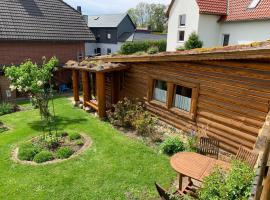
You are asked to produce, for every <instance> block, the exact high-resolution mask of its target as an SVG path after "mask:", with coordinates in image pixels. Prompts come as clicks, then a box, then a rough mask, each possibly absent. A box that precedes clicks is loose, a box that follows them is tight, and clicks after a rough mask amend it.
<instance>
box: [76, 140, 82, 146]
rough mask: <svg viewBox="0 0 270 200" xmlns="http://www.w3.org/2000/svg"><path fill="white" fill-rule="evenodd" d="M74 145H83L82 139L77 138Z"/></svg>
mask: <svg viewBox="0 0 270 200" xmlns="http://www.w3.org/2000/svg"><path fill="white" fill-rule="evenodd" d="M76 145H79V146H83V145H84V142H83V140H77V141H76Z"/></svg>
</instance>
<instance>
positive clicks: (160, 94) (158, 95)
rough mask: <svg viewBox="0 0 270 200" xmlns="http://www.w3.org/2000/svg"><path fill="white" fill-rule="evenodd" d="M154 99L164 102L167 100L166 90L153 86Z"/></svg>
mask: <svg viewBox="0 0 270 200" xmlns="http://www.w3.org/2000/svg"><path fill="white" fill-rule="evenodd" d="M154 99H155V100H158V101H161V102H164V103H165V102H166V101H167V91H166V90H161V89H159V88H155V89H154Z"/></svg>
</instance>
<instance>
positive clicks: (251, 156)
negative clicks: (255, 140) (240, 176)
mask: <svg viewBox="0 0 270 200" xmlns="http://www.w3.org/2000/svg"><path fill="white" fill-rule="evenodd" d="M258 156H259V154H258V153H255V152H252V151H250V150H249V149H247V148H245V147H243V146H241V147H239V149H238V152H237V154H236V157H235V158H236V159H237V160H240V161H243V162H245V163H247V164H248V165H249V166H250V167H252V168H254V166H255V165H256V162H257V160H258Z"/></svg>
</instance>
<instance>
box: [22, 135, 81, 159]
mask: <svg viewBox="0 0 270 200" xmlns="http://www.w3.org/2000/svg"><path fill="white" fill-rule="evenodd" d="M83 145H84V138H83V137H82V136H81V135H80V134H78V133H72V134H68V133H66V132H63V133H59V134H55V135H50V136H47V137H44V135H42V136H39V137H36V138H33V139H32V140H31V141H29V142H26V143H23V144H22V145H20V146H19V149H18V154H17V158H18V159H19V160H21V161H32V162H34V163H45V162H48V161H53V160H61V159H67V158H69V157H70V156H71V155H73V154H74V153H75V152H77V151H79V150H80V149H81V148H82V146H83Z"/></svg>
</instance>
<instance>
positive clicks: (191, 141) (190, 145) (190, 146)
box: [185, 136, 198, 152]
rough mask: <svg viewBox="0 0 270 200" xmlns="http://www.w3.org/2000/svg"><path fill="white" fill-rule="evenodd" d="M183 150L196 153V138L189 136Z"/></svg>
mask: <svg viewBox="0 0 270 200" xmlns="http://www.w3.org/2000/svg"><path fill="white" fill-rule="evenodd" d="M185 150H186V151H189V152H197V150H198V137H197V136H190V137H188V139H187V142H186V144H185Z"/></svg>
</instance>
